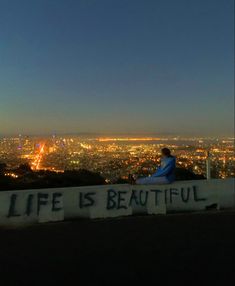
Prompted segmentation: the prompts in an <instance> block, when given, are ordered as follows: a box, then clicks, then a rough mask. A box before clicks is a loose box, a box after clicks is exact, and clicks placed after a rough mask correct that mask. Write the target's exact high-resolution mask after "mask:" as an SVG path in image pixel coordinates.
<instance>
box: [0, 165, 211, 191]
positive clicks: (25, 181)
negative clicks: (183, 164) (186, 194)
mask: <svg viewBox="0 0 235 286" xmlns="http://www.w3.org/2000/svg"><path fill="white" fill-rule="evenodd" d="M5 173H14V174H15V175H17V178H14V177H11V176H5ZM175 175H176V181H185V180H202V179H205V177H204V176H203V175H197V174H194V173H193V172H192V171H190V170H187V169H183V168H176V171H175ZM115 183H116V184H127V183H130V181H129V180H126V179H122V178H119V179H118V180H117V181H116V182H115ZM104 184H106V182H105V179H104V178H103V177H102V176H101V175H100V174H99V173H95V172H91V171H88V170H85V169H80V170H66V171H64V172H63V173H56V172H52V171H33V170H32V169H31V167H30V166H29V165H28V164H21V165H20V166H19V167H18V168H17V169H14V170H8V169H7V166H6V164H0V191H3V190H23V189H41V188H61V187H75V186H92V185H104Z"/></svg>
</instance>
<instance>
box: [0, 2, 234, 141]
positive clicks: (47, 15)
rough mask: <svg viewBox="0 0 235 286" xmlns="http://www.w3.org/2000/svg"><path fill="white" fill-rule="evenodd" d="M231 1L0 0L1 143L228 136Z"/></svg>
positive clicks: (231, 91) (230, 123)
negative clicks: (64, 135) (53, 136)
mask: <svg viewBox="0 0 235 286" xmlns="http://www.w3.org/2000/svg"><path fill="white" fill-rule="evenodd" d="M233 34H234V1H233V0H226V1H224V0H197V1H195V0H177V1H175V0H99V1H98V0H77V1H76V0H34V1H32V0H21V1H17V0H11V1H9V0H0V135H2V134H18V133H22V134H32V133H33V134H35V133H41V134H42V133H54V132H57V133H60V132H103V133H109V132H110V133H115V132H123V133H127V132H131V133H138V132H139V133H148V132H149V133H174V134H191V135H205V136H232V134H233V132H234V129H233V118H234V36H233Z"/></svg>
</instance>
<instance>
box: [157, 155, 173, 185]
mask: <svg viewBox="0 0 235 286" xmlns="http://www.w3.org/2000/svg"><path fill="white" fill-rule="evenodd" d="M175 164H176V160H175V157H173V156H172V157H166V158H164V159H162V160H161V165H160V167H159V168H158V169H157V171H156V173H154V174H153V177H166V178H167V180H168V181H169V182H170V183H172V182H174V180H175Z"/></svg>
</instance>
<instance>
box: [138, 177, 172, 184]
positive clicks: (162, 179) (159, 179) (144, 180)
mask: <svg viewBox="0 0 235 286" xmlns="http://www.w3.org/2000/svg"><path fill="white" fill-rule="evenodd" d="M136 184H137V185H165V184H169V181H168V180H167V178H166V177H153V176H151V177H145V178H140V179H137V180H136Z"/></svg>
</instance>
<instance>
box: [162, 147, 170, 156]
mask: <svg viewBox="0 0 235 286" xmlns="http://www.w3.org/2000/svg"><path fill="white" fill-rule="evenodd" d="M162 154H163V155H165V156H167V157H170V156H171V150H170V149H168V148H163V149H162Z"/></svg>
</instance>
